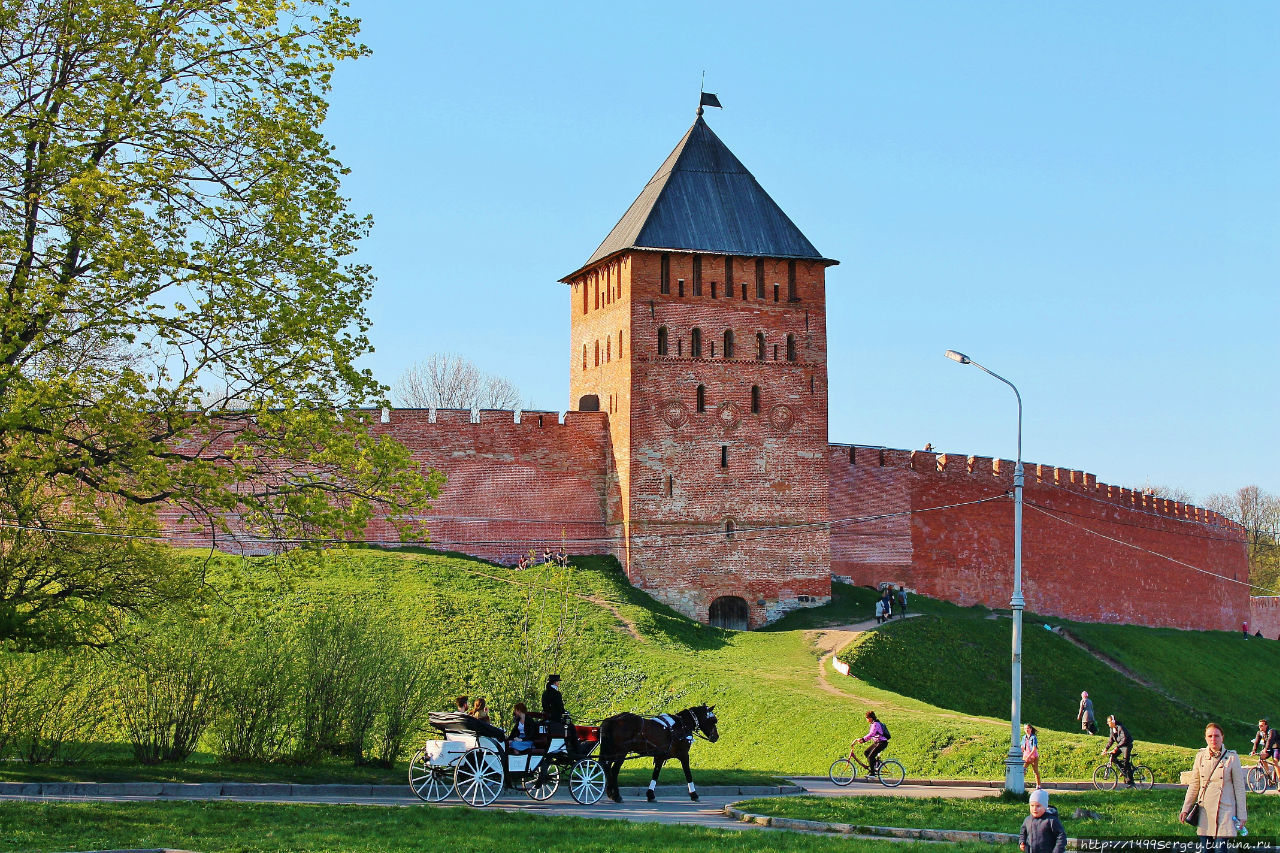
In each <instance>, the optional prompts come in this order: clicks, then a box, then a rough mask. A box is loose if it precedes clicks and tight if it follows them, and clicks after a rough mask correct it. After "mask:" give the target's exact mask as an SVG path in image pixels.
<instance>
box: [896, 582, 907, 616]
mask: <svg viewBox="0 0 1280 853" xmlns="http://www.w3.org/2000/svg"><path fill="white" fill-rule="evenodd" d="M898 606H899V607H901V608H902V615H903V616H906V615H907V588H906V587H905V586H900V587H898Z"/></svg>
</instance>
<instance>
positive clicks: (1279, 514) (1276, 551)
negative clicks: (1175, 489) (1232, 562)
mask: <svg viewBox="0 0 1280 853" xmlns="http://www.w3.org/2000/svg"><path fill="white" fill-rule="evenodd" d="M1206 506H1208V508H1209V509H1211V510H1213V511H1214V512H1217V513H1218V514H1220V515H1224V516H1226V517H1227V518H1229V519H1231V520H1232V521H1234V522H1236V523H1237V524H1239V525H1240V526H1241V527H1242V528H1244V539H1245V546H1246V547H1247V548H1248V549H1249V582H1250V583H1251V584H1252V585H1253V594H1254V595H1276V594H1277V590H1278V589H1280V495H1273V494H1271V493H1270V492H1267V491H1266V490H1264V489H1259V488H1258V487H1257V486H1245V487H1243V488H1240V489H1236V490H1235V491H1234V492H1232V493H1231V494H1220V495H1210V496H1209V499H1208V501H1207V502H1206Z"/></svg>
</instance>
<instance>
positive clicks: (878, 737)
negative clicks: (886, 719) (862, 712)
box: [849, 711, 889, 773]
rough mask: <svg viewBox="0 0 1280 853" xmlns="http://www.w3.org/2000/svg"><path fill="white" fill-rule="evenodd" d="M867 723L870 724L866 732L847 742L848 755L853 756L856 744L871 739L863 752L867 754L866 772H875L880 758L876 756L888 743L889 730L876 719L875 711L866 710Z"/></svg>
mask: <svg viewBox="0 0 1280 853" xmlns="http://www.w3.org/2000/svg"><path fill="white" fill-rule="evenodd" d="M867 723H869V724H870V726H871V727H870V728H869V729H868V730H867V733H866V734H865V735H863V736H862V737H860V738H858V739H857V740H855V741H854V742H853V743H851V744H849V757H850V758H853V750H854V748H855V747H856V746H857V745H858V744H860V743H866V742H867V741H871V746H869V747H867V750H866V753H865V755H866V756H867V772H868V773H875V772H876V768H878V767H879V766H880V760H879V759H878V758H876V756H878V755H879V754H880V753H882V752H884V748H885V747H886V746H888V745H889V730H888V729H887V728H885V725H884V723H882V722H880V721H879V720H878V719H876V712H875V711H868V712H867Z"/></svg>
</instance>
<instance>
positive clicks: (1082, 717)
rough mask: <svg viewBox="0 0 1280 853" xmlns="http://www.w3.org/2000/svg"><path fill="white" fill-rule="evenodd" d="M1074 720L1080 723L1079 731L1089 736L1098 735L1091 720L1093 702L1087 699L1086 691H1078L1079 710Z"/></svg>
mask: <svg viewBox="0 0 1280 853" xmlns="http://www.w3.org/2000/svg"><path fill="white" fill-rule="evenodd" d="M1076 719H1077V720H1079V721H1080V731H1082V732H1088V733H1089V734H1091V735H1096V734H1097V733H1098V725H1097V723H1095V722H1094V719H1093V700H1092V699H1090V698H1089V691H1088V690H1082V691H1080V710H1079V711H1077V712H1076Z"/></svg>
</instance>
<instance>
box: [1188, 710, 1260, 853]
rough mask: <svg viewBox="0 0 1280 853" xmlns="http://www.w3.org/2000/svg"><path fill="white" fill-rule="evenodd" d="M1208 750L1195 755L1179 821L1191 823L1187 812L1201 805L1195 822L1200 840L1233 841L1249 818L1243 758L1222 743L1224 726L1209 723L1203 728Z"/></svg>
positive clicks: (1205, 749)
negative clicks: (1241, 759)
mask: <svg viewBox="0 0 1280 853" xmlns="http://www.w3.org/2000/svg"><path fill="white" fill-rule="evenodd" d="M1204 742H1205V744H1206V745H1205V748H1204V749H1202V750H1200V751H1199V752H1197V753H1196V760H1195V762H1194V763H1193V764H1192V765H1191V781H1190V782H1189V783H1188V784H1187V794H1186V796H1185V797H1183V799H1182V811H1181V812H1179V819H1180V820H1181V821H1182V822H1183V823H1188V821H1187V817H1188V812H1189V811H1191V807H1192V806H1193V805H1194V804H1196V803H1199V804H1200V813H1199V815H1198V816H1197V817H1196V820H1195V821H1194V823H1195V827H1196V834H1197V835H1199V836H1201V837H1213V838H1234V837H1235V836H1236V832H1237V831H1238V830H1239V829H1242V828H1244V824H1245V821H1247V820H1248V819H1249V813H1248V810H1247V809H1246V807H1245V788H1244V770H1243V769H1241V767H1240V756H1239V755H1237V754H1236V752H1235V750H1231V749H1227V748H1226V746H1225V745H1224V744H1223V742H1222V726H1220V725H1218V724H1217V723H1210V724H1209V725H1207V726H1205V729H1204Z"/></svg>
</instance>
